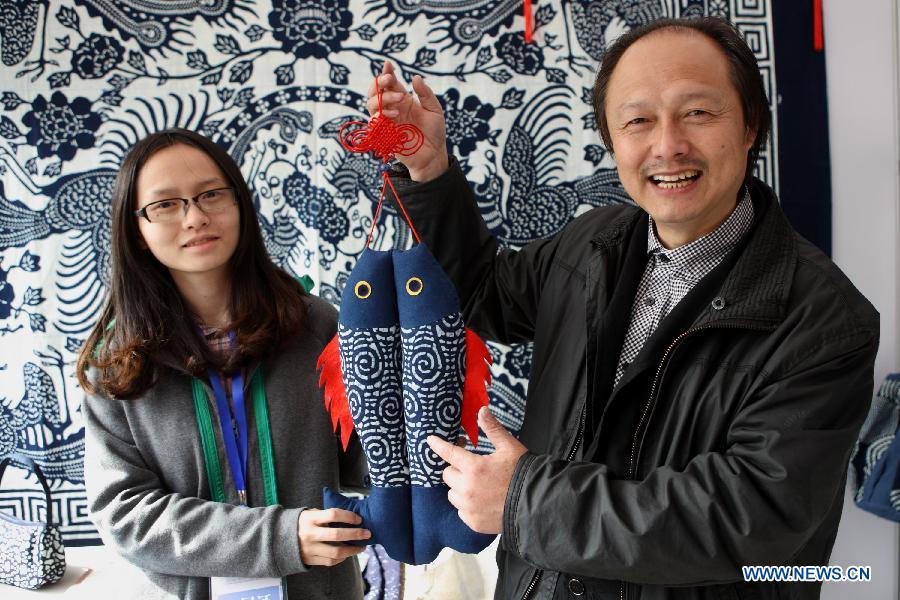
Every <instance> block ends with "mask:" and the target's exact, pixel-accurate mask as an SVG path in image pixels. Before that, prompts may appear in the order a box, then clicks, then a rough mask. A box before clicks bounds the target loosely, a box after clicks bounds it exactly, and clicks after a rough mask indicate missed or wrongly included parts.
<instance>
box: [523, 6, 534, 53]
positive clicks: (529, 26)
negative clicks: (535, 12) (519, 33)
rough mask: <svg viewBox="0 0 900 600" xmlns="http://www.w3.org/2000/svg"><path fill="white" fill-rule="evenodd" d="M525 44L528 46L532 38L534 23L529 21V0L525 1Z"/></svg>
mask: <svg viewBox="0 0 900 600" xmlns="http://www.w3.org/2000/svg"><path fill="white" fill-rule="evenodd" d="M523 10H524V12H525V43H526V44H530V43H531V39H532V38H533V37H534V22H533V21H532V20H531V0H525V6H524V9H523Z"/></svg>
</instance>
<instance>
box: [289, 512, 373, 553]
mask: <svg viewBox="0 0 900 600" xmlns="http://www.w3.org/2000/svg"><path fill="white" fill-rule="evenodd" d="M329 523H347V524H350V525H359V524H360V523H362V519H361V518H360V517H359V515H357V514H356V513H352V512H350V511H349V510H341V509H340V508H329V509H328V510H318V509H315V508H308V509H306V510H304V511H303V512H302V513H300V519H299V520H298V524H297V527H298V531H297V537H299V538H300V559H301V560H302V561H303V564H304V565H306V566H308V567H311V566H313V565H323V566H326V567H333V566H334V565H336V564H338V563H340V562H342V561H343V560H344V559H346V558H348V557H350V556H353V555H354V554H359V553H360V552H362V551H363V550H365V549H366V547H365V546H348V545H346V544H342V543H340V542H349V541H352V540H367V539H369V538H370V537H372V534H371V533H370V532H369V530H368V529H360V528H349V527H346V528H345V527H329V526H328V525H329Z"/></svg>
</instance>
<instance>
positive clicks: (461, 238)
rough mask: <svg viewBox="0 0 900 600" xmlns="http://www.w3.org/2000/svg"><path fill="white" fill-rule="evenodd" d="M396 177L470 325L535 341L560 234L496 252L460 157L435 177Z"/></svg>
mask: <svg viewBox="0 0 900 600" xmlns="http://www.w3.org/2000/svg"><path fill="white" fill-rule="evenodd" d="M397 180H398V181H397V183H398V185H397V189H398V193H399V194H400V195H401V200H402V202H403V205H404V207H405V208H406V209H407V212H408V213H409V216H410V218H411V219H412V222H413V226H414V227H415V229H416V230H417V231H418V233H419V235H420V236H421V238H422V241H423V242H424V243H425V244H426V245H427V246H428V248H429V250H431V253H432V254H433V255H434V257H435V258H436V259H437V261H438V262H439V263H440V265H441V267H442V268H443V269H444V272H445V273H446V274H447V276H448V277H449V278H450V280H451V281H452V282H453V283H454V285H455V286H456V290H457V293H458V294H459V300H460V307H461V309H462V313H463V316H464V318H465V320H466V323H467V325H468V326H469V327H471V328H472V329H473V330H475V331H476V332H477V333H478V334H479V335H481V336H482V337H485V338H486V339H490V340H494V341H498V342H501V343H505V344H512V343H518V342H527V341H531V340H532V339H533V337H534V328H535V318H536V315H537V306H538V301H539V299H540V295H541V288H542V284H543V282H544V281H546V275H547V272H548V270H549V268H550V265H551V264H552V260H553V254H554V252H555V251H556V248H557V245H558V240H559V236H557V237H555V238H550V239H547V240H541V241H537V242H534V243H532V244H529V245H527V246H525V247H524V248H523V249H522V250H520V251H514V250H510V249H502V250H499V252H498V245H497V240H496V239H495V238H494V236H493V235H492V234H491V232H490V231H489V230H488V228H487V226H486V225H485V222H484V220H483V219H482V218H481V213H480V211H479V209H478V204H477V202H476V200H475V196H474V194H473V192H472V189H471V187H470V186H469V183H468V182H467V181H466V179H465V176H464V175H463V173H462V170H461V169H460V167H459V163H458V161H457V160H456V158H451V159H450V168H449V169H448V170H447V171H446V172H445V173H444V174H443V175H441V176H440V177H438V178H436V179H434V180H432V181H428V182H426V183H412V182H410V181H409V180H405V181H404V179H403V178H402V177H398V178H397ZM391 199H392V200H393V201H394V203H395V204H396V200H394V199H393V195H391Z"/></svg>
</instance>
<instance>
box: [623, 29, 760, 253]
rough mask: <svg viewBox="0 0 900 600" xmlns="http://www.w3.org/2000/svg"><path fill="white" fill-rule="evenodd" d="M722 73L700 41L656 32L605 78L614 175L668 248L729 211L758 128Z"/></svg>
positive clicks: (719, 59) (708, 45)
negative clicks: (752, 126)
mask: <svg viewBox="0 0 900 600" xmlns="http://www.w3.org/2000/svg"><path fill="white" fill-rule="evenodd" d="M729 73H730V71H729V66H728V62H727V60H726V58H725V55H724V53H723V52H722V51H721V50H720V49H719V47H718V46H717V45H716V43H715V42H713V41H712V40H711V39H709V38H707V37H706V36H705V35H702V34H700V33H696V32H691V31H680V30H660V31H658V32H654V33H651V34H649V35H647V36H646V37H643V38H641V39H640V40H638V41H637V42H635V43H634V44H632V45H631V46H630V47H629V48H628V49H627V50H626V51H625V53H624V54H623V55H622V57H621V59H620V60H619V63H618V64H617V65H616V67H615V69H614V71H613V73H612V77H611V78H610V82H609V88H608V92H607V97H606V118H607V122H608V123H609V131H610V136H611V138H612V143H613V151H614V152H615V157H616V165H617V168H618V171H619V179H621V181H622V185H624V186H625V190H626V191H627V192H628V194H629V195H630V196H631V197H632V198H633V199H634V201H635V202H637V203H638V205H640V206H641V208H643V209H644V210H646V211H647V212H648V213H650V215H651V216H652V217H653V219H654V221H655V222H656V229H657V235H658V236H659V238H660V241H661V242H662V243H663V244H664V245H665V246H666V247H668V248H674V247H677V246H681V245H683V244H686V243H689V242H692V241H694V240H696V239H697V238H699V237H701V236H703V235H705V234H707V233H709V232H710V231H712V230H713V229H715V228H716V227H717V226H718V225H719V224H721V223H722V222H723V221H724V220H725V219H726V218H727V217H728V215H729V214H730V213H731V211H732V210H733V209H734V207H735V204H736V200H737V194H738V191H739V190H740V188H741V184H742V183H743V179H744V172H745V169H746V165H747V152H748V151H749V150H750V147H751V146H752V145H753V141H754V138H755V136H756V132H755V131H752V130H750V129H748V128H747V126H746V125H745V123H744V115H743V111H742V110H741V103H740V98H739V97H738V93H737V90H736V89H735V88H734V85H733V84H732V81H731V77H730V74H729Z"/></svg>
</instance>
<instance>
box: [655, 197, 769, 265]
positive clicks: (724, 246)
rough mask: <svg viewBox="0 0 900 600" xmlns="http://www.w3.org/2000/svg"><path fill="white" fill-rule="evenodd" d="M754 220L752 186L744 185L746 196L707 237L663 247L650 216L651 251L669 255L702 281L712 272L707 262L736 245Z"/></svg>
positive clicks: (711, 261) (660, 254)
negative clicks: (677, 245) (751, 198)
mask: <svg viewBox="0 0 900 600" xmlns="http://www.w3.org/2000/svg"><path fill="white" fill-rule="evenodd" d="M752 223H753V202H752V201H751V200H750V190H748V189H747V188H744V197H743V198H742V199H741V201H740V202H738V204H737V206H736V207H735V209H734V210H733V211H732V212H731V214H730V215H729V216H728V218H727V219H725V221H724V222H723V223H722V224H721V225H719V226H718V227H716V228H715V229H714V230H713V231H711V232H709V233H707V234H706V235H704V236H703V237H701V238H699V239H696V240H694V241H693V242H691V243H689V244H685V245H684V246H679V247H678V248H673V249H671V250H668V249H666V248H665V247H663V245H662V244H661V243H660V241H659V237H657V235H656V227H654V226H653V217H650V223H649V226H648V227H647V254H648V255H649V256H653V255H654V254H656V255H659V256H660V257H664V258H665V259H668V260H666V261H665V262H667V263H669V264H671V266H672V267H673V268H674V270H676V271H678V272H679V274H681V275H682V276H683V277H685V278H688V279H690V280H693V281H699V280H700V279H702V278H703V276H704V275H706V273H708V272H709V269H708V268H706V266H707V265H709V264H713V265H714V264H716V263H717V262H718V259H719V258H721V257H722V256H724V255H725V254H727V253H728V252H730V251H731V250H732V249H734V247H735V246H737V243H738V241H740V239H741V237H742V236H743V235H744V233H746V231H747V230H748V229H750V225H751V224H752Z"/></svg>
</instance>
